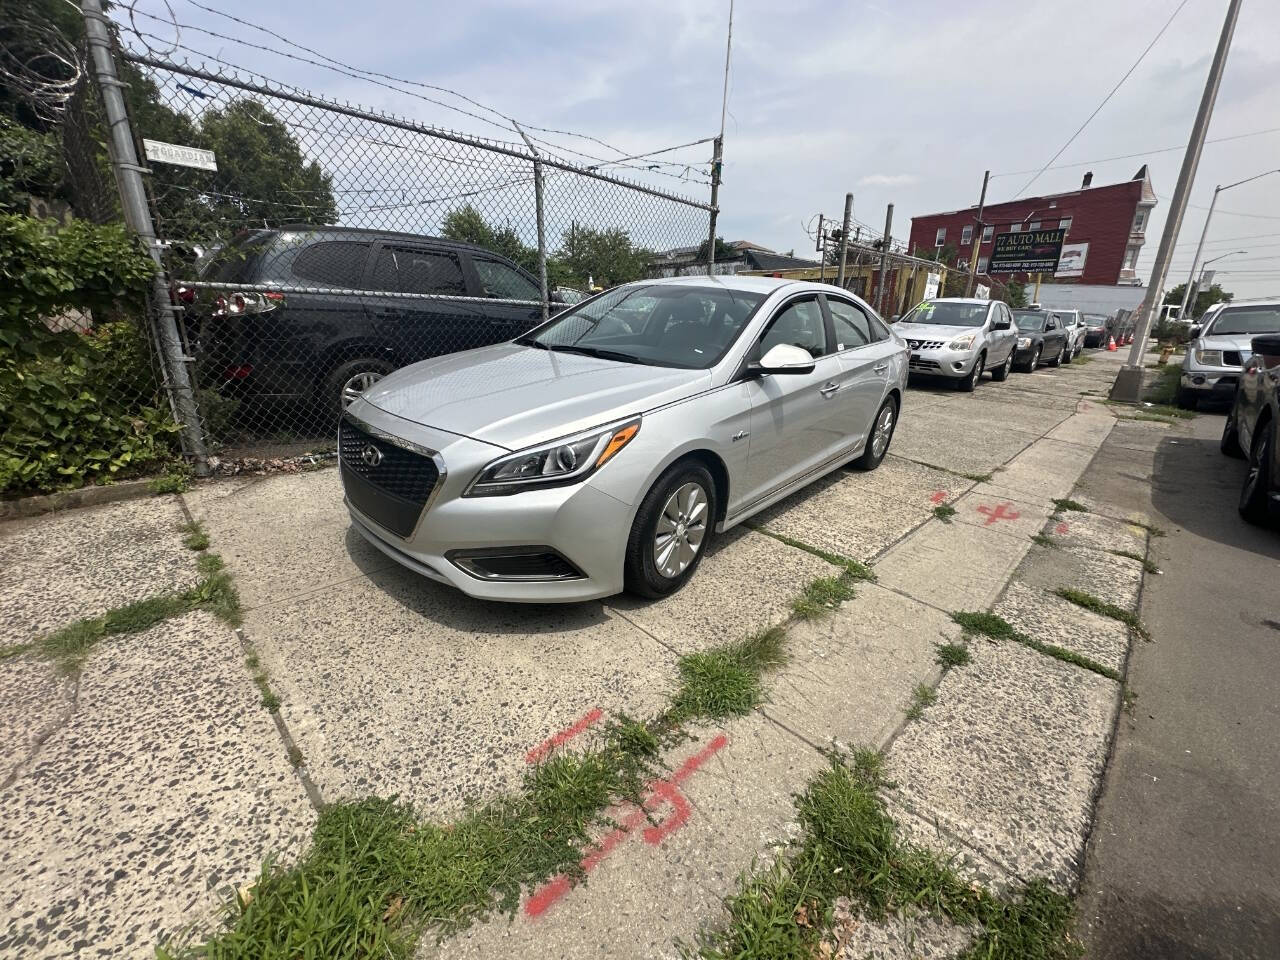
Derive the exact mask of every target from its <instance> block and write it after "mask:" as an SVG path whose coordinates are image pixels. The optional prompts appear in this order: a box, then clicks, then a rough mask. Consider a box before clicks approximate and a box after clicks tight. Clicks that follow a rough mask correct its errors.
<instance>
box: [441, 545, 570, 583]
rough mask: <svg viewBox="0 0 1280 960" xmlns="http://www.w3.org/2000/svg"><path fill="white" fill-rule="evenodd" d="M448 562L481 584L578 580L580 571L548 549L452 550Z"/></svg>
mask: <svg viewBox="0 0 1280 960" xmlns="http://www.w3.org/2000/svg"><path fill="white" fill-rule="evenodd" d="M448 557H449V559H450V560H452V561H453V562H454V563H455V564H457V565H458V566H459V567H461V568H462V569H463V570H465V571H466V572H467V573H469V574H471V575H472V576H473V577H478V578H480V579H481V580H579V579H581V578H582V571H581V570H579V569H578V568H577V567H575V566H574V565H573V564H572V563H570V562H569V561H568V560H566V559H565V558H564V557H563V556H562V555H561V554H560V553H558V552H557V551H555V550H553V549H552V548H551V547H511V548H499V549H495V550H455V551H453V552H452V553H450V554H448Z"/></svg>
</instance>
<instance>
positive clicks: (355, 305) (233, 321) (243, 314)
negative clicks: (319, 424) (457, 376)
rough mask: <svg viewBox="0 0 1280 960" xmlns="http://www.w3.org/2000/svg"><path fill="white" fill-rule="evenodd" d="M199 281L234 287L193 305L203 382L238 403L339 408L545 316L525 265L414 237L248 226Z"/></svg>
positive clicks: (206, 295) (513, 334)
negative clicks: (409, 370) (413, 367)
mask: <svg viewBox="0 0 1280 960" xmlns="http://www.w3.org/2000/svg"><path fill="white" fill-rule="evenodd" d="M200 279H201V280H202V281H205V282H210V283H216V284H219V285H221V284H226V289H225V290H223V289H215V290H202V292H201V294H200V295H199V296H197V297H195V298H194V301H193V302H192V304H191V306H189V307H188V308H187V309H188V312H189V314H191V315H192V316H193V317H194V319H195V323H194V324H193V326H194V327H195V329H196V331H197V332H196V354H197V358H198V362H199V371H200V379H201V383H202V385H203V386H205V387H216V388H217V389H219V390H220V391H221V392H223V393H225V394H231V395H234V396H236V397H237V398H239V399H247V398H251V397H252V398H258V399H263V400H281V401H284V400H302V401H313V400H319V401H320V403H321V407H322V409H325V408H327V409H329V410H337V409H339V405H341V406H344V407H345V406H346V405H347V404H348V403H350V402H351V400H353V399H354V398H355V397H357V396H359V395H360V394H361V393H363V392H364V391H365V390H366V389H368V387H369V386H371V385H372V384H373V383H375V382H376V381H377V380H378V379H380V378H381V377H383V376H384V375H386V374H388V373H390V372H391V371H392V370H395V369H396V368H398V367H402V366H405V365H406V364H409V363H413V362H415V361H418V360H424V359H426V358H428V357H435V356H440V355H442V354H446V353H454V352H456V351H459V350H468V349H470V348H472V347H482V346H487V345H488V344H491V343H499V342H501V341H503V340H510V339H512V338H514V337H517V336H519V335H520V334H522V333H524V332H525V331H527V330H529V329H531V328H532V327H534V326H536V325H537V324H538V323H539V322H540V321H541V297H540V293H539V287H538V283H537V281H536V280H534V278H533V277H532V276H530V275H529V274H528V273H527V272H526V271H524V270H522V269H521V268H520V267H518V266H517V265H516V264H514V263H512V262H511V261H510V260H507V259H505V258H503V257H500V256H498V255H497V254H494V253H491V252H490V251H488V250H485V249H483V248H481V247H477V246H474V245H471V244H465V243H458V242H455V241H452V240H444V239H439V238H435V237H422V236H417V235H414V234H404V233H388V232H383V231H376V230H360V229H354V228H349V227H333V226H310V225H297V226H285V227H279V228H275V229H269V230H254V231H249V232H246V233H242V234H240V235H239V236H237V237H236V238H235V239H234V240H233V241H232V242H231V243H230V244H228V245H227V246H226V247H224V248H223V249H221V250H219V251H218V252H217V253H216V254H215V255H214V257H213V258H212V259H211V261H210V262H209V263H208V265H207V266H205V267H204V269H203V271H202V272H201V275H200ZM245 288H252V289H245ZM553 308H554V305H553Z"/></svg>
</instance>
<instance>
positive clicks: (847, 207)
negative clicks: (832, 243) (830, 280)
mask: <svg viewBox="0 0 1280 960" xmlns="http://www.w3.org/2000/svg"><path fill="white" fill-rule="evenodd" d="M852 216H853V194H852V193H846V194H845V195H844V225H843V226H842V227H841V228H840V272H839V273H837V274H836V286H838V287H841V288H843V287H844V258H845V254H846V253H848V251H849V220H850V218H851V217H852Z"/></svg>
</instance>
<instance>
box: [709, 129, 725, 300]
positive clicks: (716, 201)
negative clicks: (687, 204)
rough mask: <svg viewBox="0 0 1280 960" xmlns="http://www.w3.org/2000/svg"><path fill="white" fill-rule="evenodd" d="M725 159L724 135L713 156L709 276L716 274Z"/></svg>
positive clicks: (720, 137)
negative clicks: (718, 226)
mask: <svg viewBox="0 0 1280 960" xmlns="http://www.w3.org/2000/svg"><path fill="white" fill-rule="evenodd" d="M723 159H724V135H723V134H722V135H721V136H718V137H716V140H715V147H714V149H713V151H712V154H711V233H710V236H709V237H708V238H707V276H709V277H710V276H712V275H713V274H715V272H716V220H717V219H718V218H719V216H720V166H721V163H722V162H723Z"/></svg>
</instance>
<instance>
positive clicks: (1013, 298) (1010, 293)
mask: <svg viewBox="0 0 1280 960" xmlns="http://www.w3.org/2000/svg"><path fill="white" fill-rule="evenodd" d="M996 299H997V300H1003V301H1004V302H1005V303H1007V304H1008V305H1009V306H1011V307H1025V306H1026V305H1027V285H1026V284H1025V283H1023V282H1022V281H1021V280H1010V281H1009V282H1008V283H1006V284H1005V285H1004V289H1003V290H1001V291H1000V295H999V296H998V297H996Z"/></svg>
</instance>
